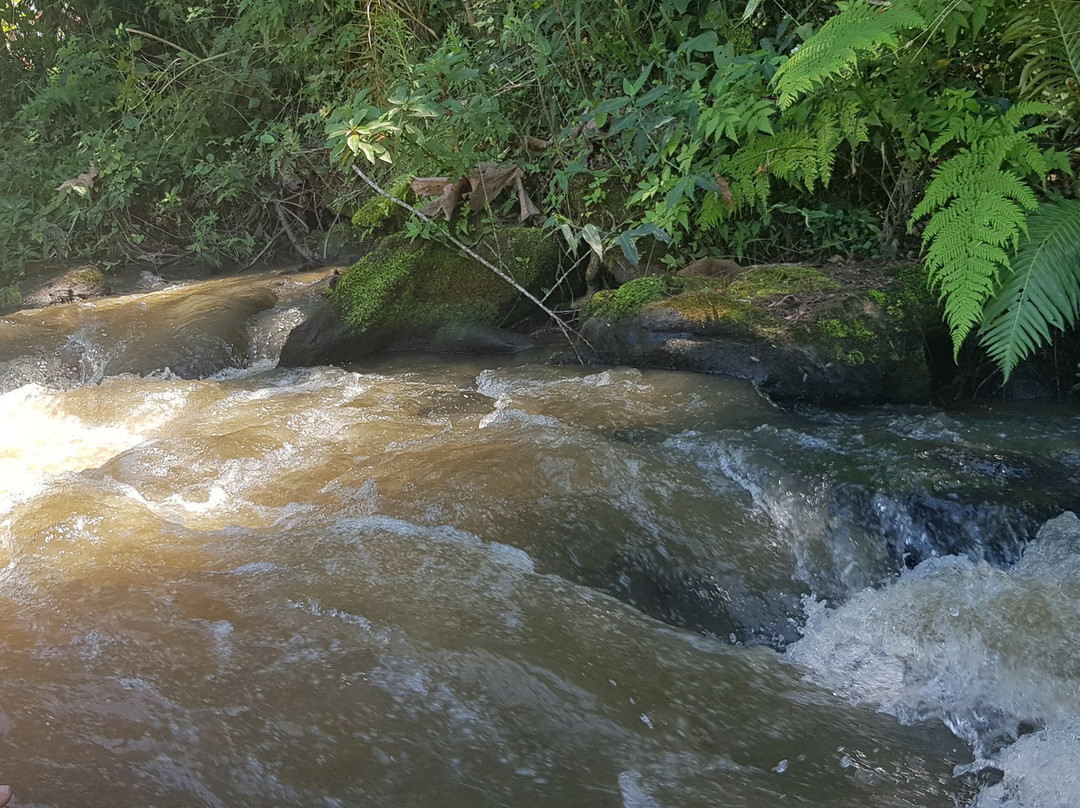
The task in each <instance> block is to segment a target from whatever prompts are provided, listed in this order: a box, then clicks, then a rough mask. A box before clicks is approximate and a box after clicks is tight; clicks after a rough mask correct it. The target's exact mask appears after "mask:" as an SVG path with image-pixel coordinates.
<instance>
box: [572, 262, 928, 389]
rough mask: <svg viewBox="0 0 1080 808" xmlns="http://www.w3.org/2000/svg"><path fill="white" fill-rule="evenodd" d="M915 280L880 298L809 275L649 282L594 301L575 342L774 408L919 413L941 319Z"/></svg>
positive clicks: (790, 272)
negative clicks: (724, 383) (899, 406)
mask: <svg viewBox="0 0 1080 808" xmlns="http://www.w3.org/2000/svg"><path fill="white" fill-rule="evenodd" d="M916 274H917V272H915V271H914V270H913V269H912V268H903V269H901V270H898V271H896V272H895V273H894V274H893V275H892V276H890V277H889V278H887V279H886V286H885V288H884V289H876V288H866V287H864V288H858V286H857V285H853V284H850V283H845V282H844V281H841V280H839V279H836V278H833V277H830V276H828V275H825V274H823V273H822V272H819V271H818V270H815V269H809V268H805V267H757V268H753V269H748V270H746V271H743V272H741V273H739V274H738V275H735V276H734V277H724V276H711V277H710V276H682V277H671V276H660V275H657V276H649V277H645V278H640V279H638V280H635V281H631V282H629V283H627V284H624V285H623V286H621V287H620V288H619V289H617V290H614V291H607V292H600V293H598V294H597V295H595V296H594V297H593V299H592V300H591V301H590V303H589V305H588V306H587V307H586V309H585V312H584V315H585V317H586V318H587V319H586V322H585V324H584V326H583V328H582V334H583V336H584V337H585V338H586V339H587V340H588V341H589V343H590V344H591V345H592V347H593V348H594V349H595V350H596V352H597V355H598V358H599V359H601V360H602V361H606V362H613V363H616V364H629V365H638V366H648V367H667V368H673V369H677V370H692V371H698V372H704V373H715V374H723V375H728V376H735V377H737V378H742V379H748V380H750V381H752V382H754V384H755V385H756V386H757V387H758V388H759V389H761V390H762V391H764V392H765V393H767V394H768V395H769V396H770V397H772V398H773V399H775V400H778V401H784V402H805V403H811V404H821V405H846V404H879V403H920V402H925V401H927V400H928V399H929V398H930V393H931V375H930V367H929V364H928V361H927V357H926V351H925V344H926V337H925V333H926V331H927V330H930V329H940V319H939V318H938V316H937V312H936V310H935V309H934V307H933V304H932V302H930V301H929V300H928V298H927V296H926V294H925V292H924V287H925V283H924V282H922V281H921V280H920V279H917V278H914V277H913V276H914V275H916Z"/></svg>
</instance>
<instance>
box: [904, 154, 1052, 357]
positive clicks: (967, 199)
mask: <svg viewBox="0 0 1080 808" xmlns="http://www.w3.org/2000/svg"><path fill="white" fill-rule="evenodd" d="M999 165H1000V161H999V162H998V163H997V164H994V163H993V162H991V163H989V164H988V163H987V161H986V158H985V155H979V154H976V153H974V152H970V151H966V152H961V153H960V154H958V155H957V156H956V157H954V158H952V159H951V160H949V161H947V162H946V163H944V164H943V165H942V166H941V167H940V168H938V170H937V171H936V172H934V176H933V179H932V180H931V182H930V186H929V187H928V188H927V192H926V196H925V197H924V198H923V200H922V201H921V202H920V203H919V205H918V206H916V208H915V211H914V213H913V215H912V221H915V220H917V219H920V218H922V217H923V216H926V215H927V214H931V218H930V221H929V222H928V223H927V225H926V229H925V230H924V231H923V246H924V248H925V249H926V255H925V262H926V268H927V273H928V279H929V283H930V288H931V289H934V290H936V291H937V292H938V295H939V299H940V300H941V301H942V302H943V303H944V305H945V322H946V323H947V324H948V326H949V331H950V332H951V334H952V341H953V353H954V355H958V354H959V352H960V345H961V344H962V343H963V341H964V339H965V338H966V337H967V335H968V334H969V333H970V332H971V330H972V328H974V327H975V325H976V324H977V323H978V322H979V321H980V320H981V319H982V314H983V306H984V305H985V303H986V301H987V300H988V299H989V298H990V297H991V296H992V295H993V294H994V291H995V290H996V289H997V286H998V278H999V277H1000V275H1001V273H1002V272H1003V271H1007V270H1008V268H1009V251H1010V250H1011V249H1016V247H1017V246H1018V245H1019V241H1020V236H1021V234H1022V233H1024V232H1026V227H1027V225H1026V221H1025V217H1024V212H1025V211H1030V210H1034V209H1035V208H1036V207H1038V202H1037V200H1036V199H1035V194H1034V193H1033V192H1032V190H1031V188H1029V187H1028V186H1027V185H1026V184H1025V183H1024V182H1023V181H1022V180H1021V179H1020V178H1019V177H1018V176H1016V175H1015V174H1013V173H1012V172H1010V171H1004V170H1002V169H1001V168H999V167H998V166H999Z"/></svg>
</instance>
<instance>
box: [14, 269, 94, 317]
mask: <svg viewBox="0 0 1080 808" xmlns="http://www.w3.org/2000/svg"><path fill="white" fill-rule="evenodd" d="M109 293H110V290H109V282H108V280H107V279H106V278H105V274H104V273H103V272H102V271H101V270H100V269H98V268H97V267H96V266H94V265H92V264H86V265H83V266H77V267H71V268H70V269H64V270H61V271H59V272H54V273H52V274H50V275H47V276H45V277H36V278H31V279H28V280H27V281H26V282H24V286H23V289H22V301H21V305H22V307H23V308H28V309H42V308H45V307H47V306H58V305H60V304H61V303H74V302H75V301H78V300H92V299H93V298H96V297H102V296H104V295H107V294H109Z"/></svg>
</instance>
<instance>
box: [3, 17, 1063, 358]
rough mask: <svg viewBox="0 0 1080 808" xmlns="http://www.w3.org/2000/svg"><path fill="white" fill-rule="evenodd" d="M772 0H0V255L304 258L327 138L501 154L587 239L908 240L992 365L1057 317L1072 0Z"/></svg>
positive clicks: (809, 252)
mask: <svg viewBox="0 0 1080 808" xmlns="http://www.w3.org/2000/svg"><path fill="white" fill-rule="evenodd" d="M799 5H800V6H801V7H800V8H798V9H795V8H789V7H786V6H785V7H781V5H780V4H778V3H774V2H771V0H749V2H747V0H711V2H710V1H709V0H617V1H616V2H614V3H612V2H610V0H505V1H504V2H494V1H493V0H463V1H462V2H460V3H458V2H452V3H451V2H446V1H445V0H370V2H364V3H358V2H356V0H208V1H207V2H204V3H203V4H190V3H187V2H184V3H181V2H179V0H151V2H148V3H133V2H127V1H126V0H72V2H52V0H36V2H31V1H30V0H10V2H9V3H8V4H6V6H4V7H2V8H0V22H2V26H3V31H4V34H5V38H6V52H5V53H4V54H3V56H4V58H3V59H0V86H3V87H4V88H5V90H4V93H3V96H2V97H0V137H2V138H3V142H4V144H5V149H4V151H3V152H2V153H0V252H2V253H3V254H4V255H5V256H6V257H5V259H4V264H3V271H4V272H5V273H6V278H7V282H10V281H11V280H12V279H13V278H14V277H15V276H16V275H17V273H18V272H20V271H21V270H22V267H23V264H24V262H26V261H29V260H32V259H47V258H58V257H59V258H63V257H67V256H77V255H79V256H81V255H104V256H113V257H116V256H125V257H129V258H130V257H144V258H145V257H150V258H155V257H160V256H163V255H174V254H179V253H189V254H194V255H196V256H198V257H202V258H205V259H208V260H233V261H240V262H246V261H249V260H251V259H253V258H255V257H256V256H258V255H260V254H261V253H264V252H265V251H267V250H269V249H271V248H272V247H273V246H275V245H276V246H286V245H291V247H292V248H293V249H295V250H297V251H299V252H301V254H305V255H306V257H310V256H311V254H312V251H313V250H312V247H311V246H310V242H305V240H304V236H305V235H306V234H307V233H308V232H309V231H312V230H326V229H328V228H329V227H330V226H331V225H332V224H334V223H335V222H348V221H350V220H351V219H352V217H353V215H354V214H355V213H356V212H357V211H358V210H359V209H361V207H362V205H363V203H364V202H365V201H366V200H367V198H368V191H367V188H366V186H364V185H363V184H361V183H358V182H357V180H356V178H355V177H354V176H353V175H352V174H351V172H350V171H349V170H348V163H349V162H350V161H351V160H353V159H356V160H358V161H359V163H358V165H360V166H367V168H365V169H364V170H365V171H369V172H374V173H373V176H374V177H375V179H376V180H377V181H379V182H382V183H383V184H384V185H386V186H390V185H392V184H394V185H395V187H397V188H401V189H404V188H405V187H406V185H405V183H403V182H402V181H401V178H402V177H412V176H421V177H436V176H438V177H446V178H447V179H448V180H451V181H453V180H455V179H457V178H463V177H466V176H468V175H470V173H472V174H474V175H475V173H476V171H477V166H478V165H479V164H482V163H496V164H500V165H511V166H512V165H516V166H517V167H519V168H520V169H521V174H520V176H521V177H522V178H523V185H522V193H521V194H519V196H522V197H523V196H525V193H524V191H525V190H526V189H527V190H528V195H529V196H530V197H531V200H532V201H535V202H536V203H537V207H538V209H539V210H540V212H541V215H540V216H539V219H538V220H539V221H544V222H546V226H547V227H549V228H551V229H552V230H553V231H554V232H556V233H559V234H561V237H563V238H564V239H565V240H566V243H567V245H568V247H572V248H577V247H578V246H582V247H585V246H587V247H588V249H591V250H592V251H594V252H595V253H596V254H597V255H598V256H600V257H603V258H604V259H606V260H607V261H608V262H609V263H611V262H613V261H615V260H619V261H623V262H624V263H630V264H636V263H638V262H639V261H641V260H646V259H647V258H648V257H649V256H650V255H652V256H653V257H655V256H662V255H665V254H666V260H667V261H668V262H669V263H676V262H686V261H688V260H691V259H693V258H696V257H699V256H702V255H727V256H731V257H736V258H739V259H743V260H748V261H774V260H824V259H826V258H829V257H831V256H835V255H839V256H841V257H845V258H846V257H853V258H856V259H873V258H892V257H897V256H906V255H911V256H914V255H922V256H923V258H924V260H925V265H926V268H927V280H928V283H929V284H930V285H931V287H932V288H933V289H935V290H936V291H937V292H938V293H939V294H940V295H941V299H942V302H943V310H944V315H945V318H946V321H947V323H948V324H949V326H950V329H951V331H952V334H953V340H954V347H955V349H956V350H957V351H959V349H960V346H961V344H963V343H964V342H965V339H966V338H967V337H968V336H969V332H971V331H973V330H979V331H980V337H981V340H982V342H983V344H984V345H985V347H986V349H987V350H988V352H989V354H990V355H991V356H992V357H993V358H994V359H995V360H996V361H997V362H998V363H999V365H1000V367H1001V369H1002V370H1003V371H1004V372H1005V374H1006V375H1007V374H1008V373H1010V372H1011V371H1012V369H1013V368H1014V367H1015V366H1016V364H1017V363H1018V362H1019V361H1020V360H1022V359H1023V358H1024V357H1025V356H1027V355H1029V354H1030V353H1031V352H1032V351H1033V350H1035V349H1036V348H1038V347H1039V346H1040V345H1043V344H1045V343H1046V342H1047V341H1048V340H1050V339H1051V338H1052V337H1053V336H1054V335H1055V334H1056V333H1058V332H1059V331H1061V330H1065V329H1068V328H1071V327H1072V326H1073V325H1074V324H1075V320H1076V316H1077V300H1078V298H1080V294H1078V292H1077V290H1078V289H1080V276H1078V274H1077V271H1076V269H1075V267H1076V262H1075V260H1074V258H1075V257H1076V253H1077V251H1078V249H1080V248H1078V246H1077V244H1078V242H1077V238H1078V235H1080V225H1078V221H1080V213H1078V212H1077V206H1078V205H1080V203H1078V202H1076V201H1075V200H1074V199H1073V188H1072V170H1071V167H1070V163H1069V157H1070V155H1071V152H1072V149H1073V148H1074V146H1075V145H1076V144H1075V142H1074V141H1075V139H1076V132H1077V118H1076V116H1077V114H1078V113H1080V101H1078V99H1080V92H1078V90H1077V87H1078V81H1080V55H1078V54H1080V25H1078V24H1076V23H1080V18H1077V14H1078V12H1077V8H1078V5H1077V4H1076V3H1074V2H1071V1H1070V2H1065V0H1020V2H1016V3H1001V2H998V0H962V2H953V3H949V4H944V5H943V4H940V3H937V2H933V1H932V0H886V1H883V0H847V2H839V3H835V4H833V3H829V2H824V0H814V2H809V3H803V4H799ZM789 12H790V13H789ZM792 15H794V16H792ZM328 136H329V137H328ZM395 181H396V184H395ZM58 189H59V190H58ZM511 196H512V195H509V194H507V195H503V196H501V197H497V198H495V197H493V198H492V199H491V200H490V208H492V209H489V211H488V215H489V217H490V218H492V219H498V218H499V217H503V216H508V215H515V217H516V215H517V213H518V206H517V200H515V199H513V198H511ZM522 205H524V202H522ZM450 208H451V206H450V205H449V204H448V205H445V206H444V212H445V213H446V214H447V218H456V222H455V225H454V226H455V227H456V228H457V229H458V233H459V235H465V236H470V235H472V236H478V235H479V232H472V233H470V232H469V229H470V228H472V230H473V231H478V230H481V229H483V227H484V225H483V222H482V221H481V220H478V219H477V218H476V217H475V216H473V217H470V216H461V217H455V216H454V211H453V210H452V209H450ZM522 215H526V212H525V211H524V210H523V211H522ZM361 218H363V217H361ZM412 232H414V233H421V232H423V233H425V234H429V235H430V233H431V228H430V227H428V226H424V227H421V226H419V225H413V231H412ZM662 242H669V243H668V244H667V245H664V244H662ZM0 280H3V279H0Z"/></svg>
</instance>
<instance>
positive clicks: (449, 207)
mask: <svg viewBox="0 0 1080 808" xmlns="http://www.w3.org/2000/svg"><path fill="white" fill-rule="evenodd" d="M469 187H470V185H469V181H468V180H467V179H460V180H458V181H457V182H453V183H451V182H447V183H445V184H444V185H443V187H442V193H441V194H440V195H439V198H438V199H435V200H432V201H431V202H428V203H427V204H426V205H424V207H423V208H422V209H421V210H420V212H421V213H422V214H424V215H425V216H430V217H432V218H434V217H436V216H442V217H443V218H444V219H445V220H446V221H448V222H449V221H450V220H451V219H453V218H454V212H455V211H456V210H457V207H458V205H460V204H461V196H462V194H464V193H465V192H466V191H468V190H469Z"/></svg>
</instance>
